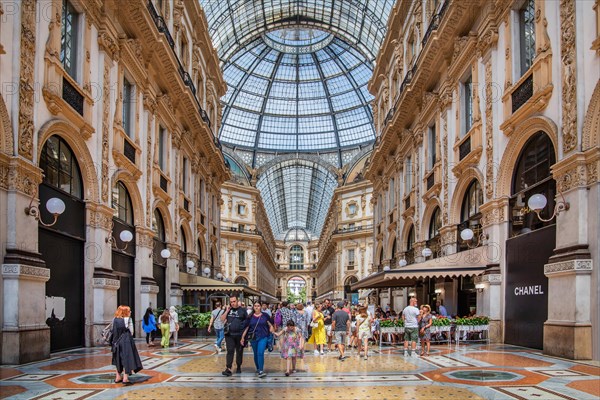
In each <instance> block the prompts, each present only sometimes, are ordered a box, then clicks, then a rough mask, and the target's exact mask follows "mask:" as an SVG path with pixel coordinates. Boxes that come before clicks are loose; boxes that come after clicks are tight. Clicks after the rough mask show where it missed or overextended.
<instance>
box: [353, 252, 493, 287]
mask: <svg viewBox="0 0 600 400" xmlns="http://www.w3.org/2000/svg"><path fill="white" fill-rule="evenodd" d="M495 250H496V249H493V248H488V246H482V247H477V248H475V249H472V250H467V251H462V252H460V253H456V254H452V255H449V256H444V257H439V258H435V259H433V260H427V261H425V262H422V263H418V264H410V265H407V266H406V267H397V268H396V269H390V270H389V271H382V272H377V273H375V274H372V275H370V276H368V277H366V278H364V279H361V280H360V281H358V282H356V283H355V284H353V285H352V286H351V289H352V290H353V291H355V290H359V289H374V288H389V287H412V286H415V284H416V283H417V281H419V280H422V279H425V278H445V277H450V278H457V277H460V276H477V275H481V274H482V273H483V272H484V271H485V269H486V266H487V265H488V264H494V263H497V262H498V261H497V260H496V261H494V260H492V259H491V258H490V254H491V255H493V251H495Z"/></svg>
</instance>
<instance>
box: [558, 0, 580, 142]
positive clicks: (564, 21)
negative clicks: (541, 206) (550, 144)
mask: <svg viewBox="0 0 600 400" xmlns="http://www.w3.org/2000/svg"><path fill="white" fill-rule="evenodd" d="M560 25H561V26H560V31H561V36H560V52H561V61H562V97H563V100H562V134H563V151H564V152H565V153H568V152H570V151H572V150H574V149H575V147H577V82H576V73H577V72H576V61H575V60H576V56H577V55H576V49H575V3H574V2H573V1H570V0H561V1H560Z"/></svg>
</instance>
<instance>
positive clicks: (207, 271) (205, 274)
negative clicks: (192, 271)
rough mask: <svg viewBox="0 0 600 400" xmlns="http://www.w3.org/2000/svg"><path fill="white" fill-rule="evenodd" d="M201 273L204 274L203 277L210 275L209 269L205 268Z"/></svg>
mask: <svg viewBox="0 0 600 400" xmlns="http://www.w3.org/2000/svg"><path fill="white" fill-rule="evenodd" d="M202 272H203V273H204V276H209V275H210V268H208V267H206V268H204V269H203V270H202Z"/></svg>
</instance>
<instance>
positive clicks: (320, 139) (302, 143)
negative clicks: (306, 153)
mask: <svg viewBox="0 0 600 400" xmlns="http://www.w3.org/2000/svg"><path fill="white" fill-rule="evenodd" d="M336 146H337V140H336V138H335V134H334V133H333V132H329V133H319V134H317V135H298V148H299V149H300V150H311V149H314V148H315V147H318V148H321V149H327V148H332V147H336Z"/></svg>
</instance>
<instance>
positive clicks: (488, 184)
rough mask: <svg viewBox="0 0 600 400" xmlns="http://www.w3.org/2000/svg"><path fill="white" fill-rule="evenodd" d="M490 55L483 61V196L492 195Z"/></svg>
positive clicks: (492, 137)
mask: <svg viewBox="0 0 600 400" xmlns="http://www.w3.org/2000/svg"><path fill="white" fill-rule="evenodd" d="M492 88H493V82H492V60H491V57H490V58H489V59H488V60H487V62H486V63H485V162H486V165H485V198H486V200H490V199H492V198H493V197H494V112H493V108H492V106H493V93H492Z"/></svg>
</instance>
